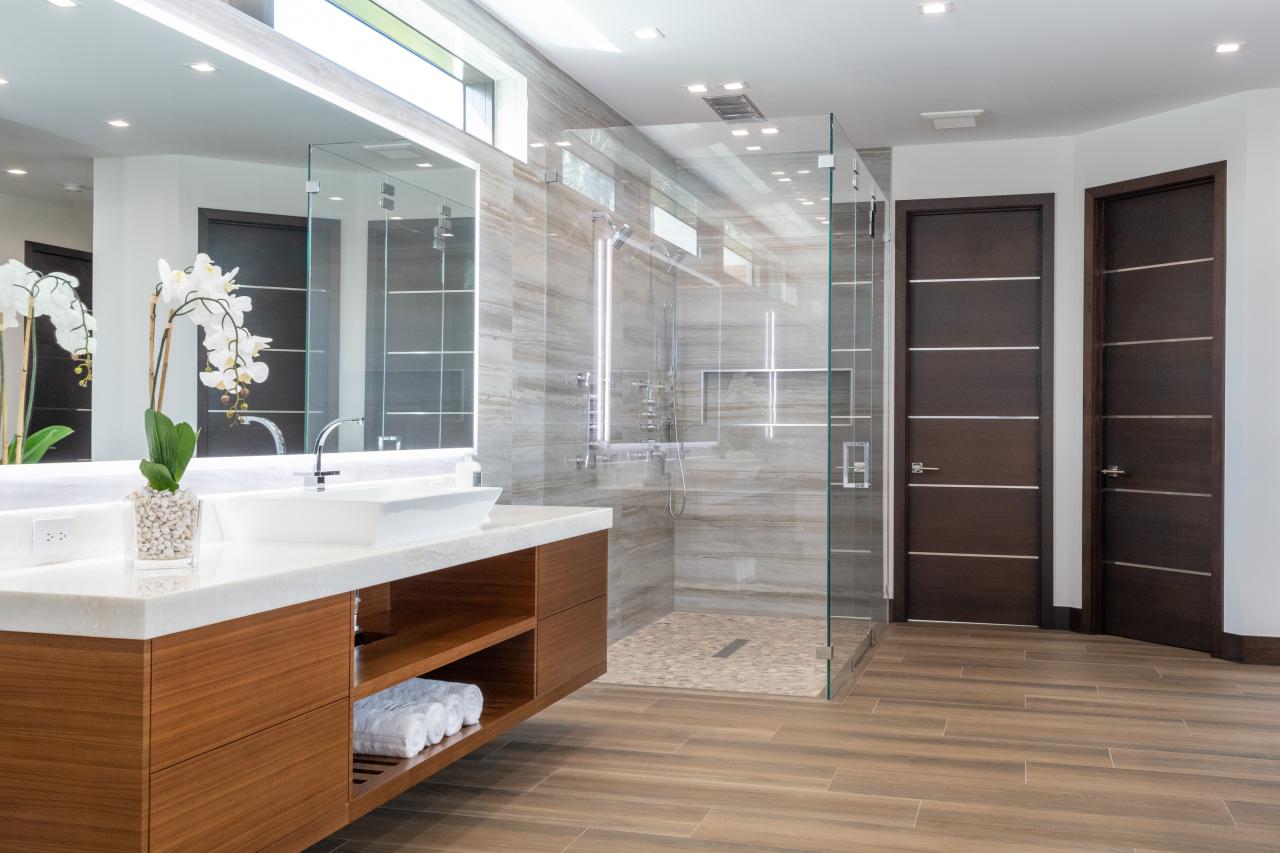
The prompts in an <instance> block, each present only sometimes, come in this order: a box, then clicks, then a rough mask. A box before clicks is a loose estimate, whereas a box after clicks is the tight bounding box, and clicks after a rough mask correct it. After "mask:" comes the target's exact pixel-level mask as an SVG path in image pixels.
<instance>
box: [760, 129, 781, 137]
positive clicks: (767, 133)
mask: <svg viewBox="0 0 1280 853" xmlns="http://www.w3.org/2000/svg"><path fill="white" fill-rule="evenodd" d="M760 132H761V133H763V134H764V135H765V136H773V135H774V134H775V133H777V132H778V129H777V128H776V127H762V128H760Z"/></svg>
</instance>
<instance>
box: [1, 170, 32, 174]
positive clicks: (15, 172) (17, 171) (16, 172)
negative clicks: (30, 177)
mask: <svg viewBox="0 0 1280 853" xmlns="http://www.w3.org/2000/svg"><path fill="white" fill-rule="evenodd" d="M5 171H6V172H8V173H9V174H10V175H25V174H26V173H27V170H26V169H5Z"/></svg>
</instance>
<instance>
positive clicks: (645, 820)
mask: <svg viewBox="0 0 1280 853" xmlns="http://www.w3.org/2000/svg"><path fill="white" fill-rule="evenodd" d="M553 776H554V774H553ZM385 808H388V809H391V810H396V811H410V812H414V811H417V812H431V813H433V814H448V815H468V816H470V817H476V818H479V817H487V818H494V819H502V820H508V821H533V822H536V823H553V824H572V825H574V826H577V827H579V828H580V829H584V828H586V827H587V826H595V827H604V828H606V829H619V830H643V831H644V832H648V833H651V834H653V835H673V836H680V837H688V836H689V834H690V833H692V832H693V830H694V827H696V826H697V825H698V822H699V821H701V820H702V819H703V818H704V817H705V816H706V814H707V811H708V808H709V807H706V806H698V805H693V804H689V803H683V802H680V801H678V800H669V801H664V802H638V801H636V800H635V799H628V798H626V797H618V796H611V795H609V794H608V792H601V793H597V792H594V791H578V792H575V793H574V794H573V795H566V794H565V793H564V792H563V791H559V790H556V789H555V788H552V787H548V785H547V783H543V784H542V785H539V786H538V787H537V788H535V789H534V790H532V791H528V792H521V793H516V792H512V791H498V790H484V789H479V788H460V787H456V786H452V785H438V784H432V783H427V784H424V785H418V786H417V787H415V788H412V789H410V790H409V791H406V792H405V793H404V794H401V795H400V796H399V797H397V798H396V799H394V800H392V801H391V802H390V803H389V804H388V805H387V806H386V807H385ZM568 843H569V842H567V841H566V842H565V844H568Z"/></svg>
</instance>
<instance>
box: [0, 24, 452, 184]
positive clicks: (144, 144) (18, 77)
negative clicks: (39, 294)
mask: <svg viewBox="0 0 1280 853" xmlns="http://www.w3.org/2000/svg"><path fill="white" fill-rule="evenodd" d="M80 3H81V5H80V6H78V7H75V8H71V9H61V8H56V7H54V6H52V5H50V4H49V3H46V2H44V0H0V33H9V34H12V35H13V36H14V37H11V38H8V39H6V40H5V45H4V48H3V49H2V50H0V78H4V79H6V80H8V81H9V83H8V85H4V86H0V193H6V194H10V195H18V196H22V197H26V198H36V199H44V200H54V201H58V200H61V201H76V202H84V201H87V199H88V194H84V195H81V196H76V197H73V196H72V195H71V194H68V193H66V192H64V190H63V185H64V184H66V183H68V182H75V183H81V184H92V181H93V178H92V162H91V160H92V158H94V157H124V156H138V155H149V154H188V155H193V156H199V157H216V158H220V159H224V160H239V161H247V162H254V163H268V164H273V165H285V166H296V167H298V168H299V169H305V168H306V165H307V146H308V144H309V143H333V142H349V141H359V142H374V141H389V140H393V139H395V136H394V135H393V134H391V133H390V132H389V131H387V130H386V129H384V128H381V127H378V126H377V125H374V124H372V123H370V122H368V121H365V120H364V119H362V118H360V117H358V116H355V115H352V114H351V113H348V112H346V111H345V110H343V109H341V108H339V107H337V106H334V105H333V104H330V103H329V102H327V101H325V100H322V99H320V98H318V97H316V96H314V95H312V94H310V93H308V92H305V91H303V90H301V89H298V88H296V87H294V86H292V85H290V84H289V83H286V82H284V81H282V80H279V79H277V78H275V77H272V76H270V75H268V74H265V73H264V72H262V71H259V70H258V69H256V68H253V67H251V66H249V65H246V64H245V63H242V62H239V61H238V60H235V59H232V58H231V57H228V56H225V55H223V54H220V53H219V52H217V51H215V50H211V49H209V48H208V47H206V46H205V45H203V44H201V43H200V42H198V41H196V40H194V39H192V38H189V37H187V36H185V35H182V34H181V33H177V32H175V31H173V30H170V29H169V28H167V27H165V26H164V25H162V24H159V23H157V22H155V21H153V20H151V19H149V18H146V17H144V16H143V15H140V14H138V13H137V12H134V11H131V10H130V9H127V8H125V7H124V6H120V5H118V4H117V3H115V2H114V1H113V0H80ZM199 61H206V62H211V63H213V64H214V65H215V66H217V67H218V69H219V70H218V71H217V72H216V73H212V74H200V73H197V72H194V71H192V70H191V69H190V68H188V67H186V66H187V64H188V63H192V62H199ZM114 118H124V119H127V120H128V121H129V122H130V123H131V126H130V127H128V128H124V129H116V128H112V127H109V126H107V125H106V124H105V123H104V122H105V121H107V120H108V119H114ZM419 159H421V158H419ZM431 159H432V161H433V162H436V164H437V166H439V167H440V169H437V170H436V171H441V170H442V169H445V168H449V167H452V166H454V165H456V164H453V163H452V162H451V161H448V160H446V159H445V158H444V157H442V156H440V155H434V154H433V155H431ZM368 165H371V166H374V167H377V168H381V169H383V170H386V171H391V170H392V169H393V164H391V163H390V162H385V163H384V162H371V163H369V164H368ZM10 168H22V169H25V170H27V172H28V173H29V174H27V175H25V176H21V177H19V176H13V175H9V174H7V173H6V172H5V170H7V169H10Z"/></svg>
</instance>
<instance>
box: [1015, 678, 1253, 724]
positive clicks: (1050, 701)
mask: <svg viewBox="0 0 1280 853" xmlns="http://www.w3.org/2000/svg"><path fill="white" fill-rule="evenodd" d="M1099 692H1100V695H1099V696H1098V698H1096V699H1089V698H1087V697H1082V698H1065V699H1064V698H1054V697H1048V696H1032V697H1028V699H1027V710H1034V711H1058V712H1062V713H1083V714H1103V715H1114V716H1120V717H1149V718H1155V719H1166V720H1182V719H1196V720H1220V721H1225V722H1241V723H1246V722H1256V723H1264V724H1265V723H1266V722H1268V721H1270V720H1275V719H1276V710H1275V706H1276V704H1277V703H1276V702H1275V701H1274V700H1259V699H1256V698H1253V697H1249V696H1243V695H1241V696H1235V695H1220V696H1209V695H1205V694H1188V693H1183V692H1181V691H1179V692H1176V693H1171V692H1168V691H1159V690H1141V689H1123V688H1112V687H1103V688H1100V691H1099ZM1268 705H1270V706H1271V707H1269V708H1268V707H1267V706H1268Z"/></svg>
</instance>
